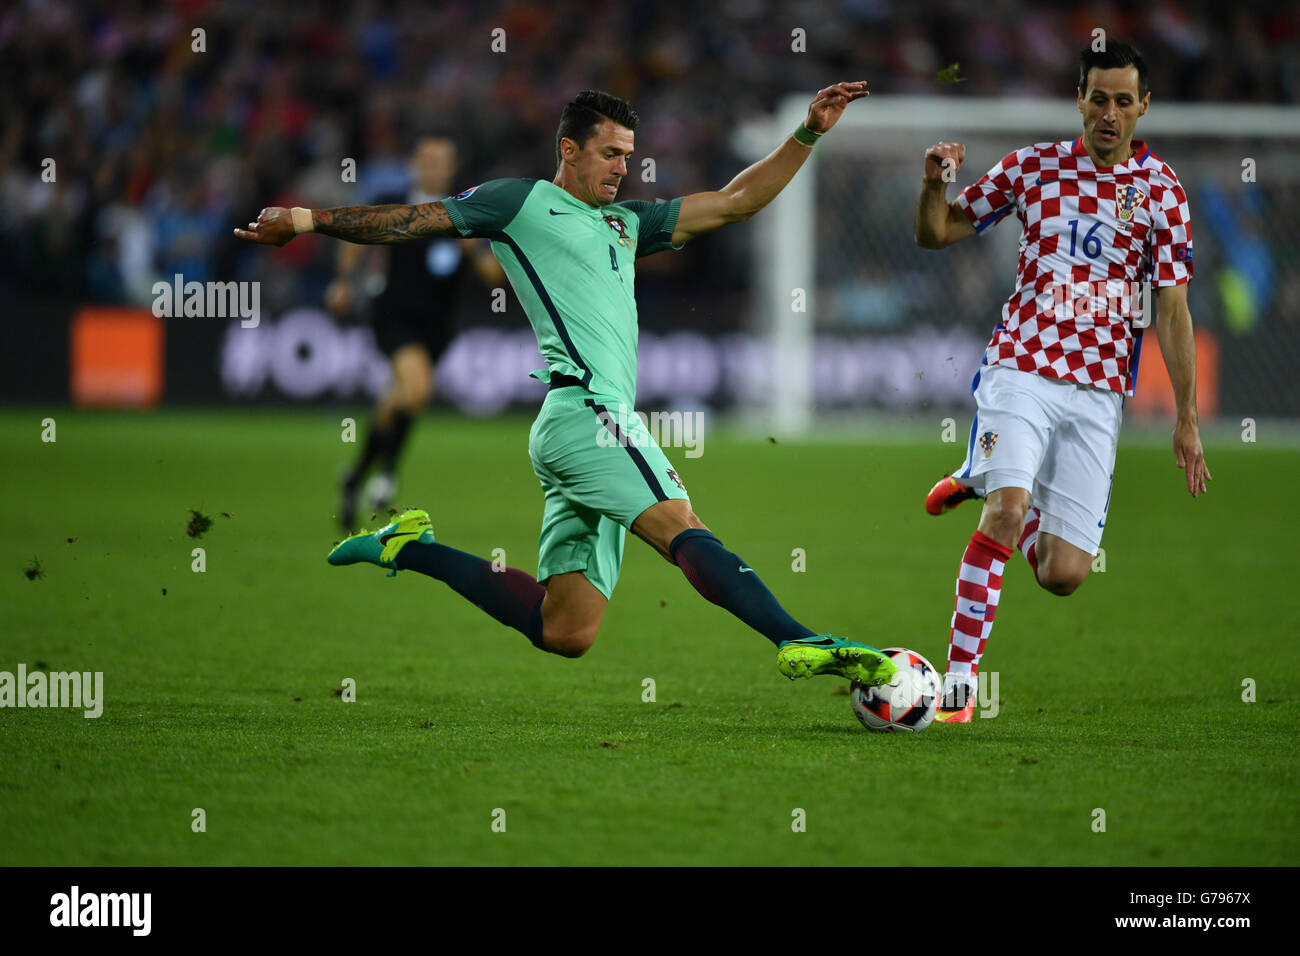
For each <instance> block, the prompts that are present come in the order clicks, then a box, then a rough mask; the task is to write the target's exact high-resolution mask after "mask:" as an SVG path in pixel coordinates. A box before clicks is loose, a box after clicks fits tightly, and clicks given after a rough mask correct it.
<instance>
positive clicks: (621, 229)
mask: <svg viewBox="0 0 1300 956" xmlns="http://www.w3.org/2000/svg"><path fill="white" fill-rule="evenodd" d="M605 225H607V226H609V228H611V229H613V230H614V231H615V232H616V233H618V244H619V245H620V246H631V245H632V237H631V236H629V235H628V234H627V224H626V223H624V222H623V220H622V219H619V218H618V216H606V217H605Z"/></svg>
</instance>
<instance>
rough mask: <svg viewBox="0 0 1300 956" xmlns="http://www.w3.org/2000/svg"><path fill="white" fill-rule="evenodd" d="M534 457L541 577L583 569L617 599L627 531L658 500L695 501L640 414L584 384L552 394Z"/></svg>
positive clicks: (531, 438) (532, 443) (533, 435)
mask: <svg viewBox="0 0 1300 956" xmlns="http://www.w3.org/2000/svg"><path fill="white" fill-rule="evenodd" d="M528 456H529V458H531V459H532V462H533V471H534V472H536V474H537V477H538V479H539V480H540V481H541V483H542V493H543V494H544V495H545V499H546V504H545V510H544V511H543V514H542V532H541V536H540V537H539V539H538V542H537V579H538V580H539V581H542V582H545V581H546V579H547V578H549V577H550V576H551V575H553V574H564V573H566V572H569V571H581V572H583V573H584V574H585V575H586V576H587V580H589V581H590V582H591V583H592V584H593V585H595V586H596V588H597V590H599V591H600V593H601V594H603V595H605V597H607V598H608V597H611V596H612V595H613V593H614V585H615V584H617V583H618V572H619V568H620V567H621V566H622V564H623V542H624V538H625V536H626V533H627V529H628V528H630V527H632V523H633V522H634V521H636V519H637V517H638V516H639V515H640V514H641V512H643V511H645V510H646V509H647V508H649V507H650V506H651V505H653V504H655V503H657V502H660V501H667V500H669V499H680V500H684V501H689V500H690V499H689V496H688V495H687V494H686V486H685V485H684V484H683V483H682V480H681V477H680V476H679V475H678V474H677V471H676V469H674V468H673V466H672V465H671V464H669V462H668V459H667V458H666V457H665V456H664V453H663V451H662V450H661V449H660V448H659V445H658V444H657V443H656V442H655V440H654V437H653V436H652V435H651V434H650V432H649V431H647V430H646V428H645V425H644V424H643V423H642V422H641V419H640V418H639V417H638V416H637V415H635V414H634V413H633V412H632V410H631V409H630V408H628V407H626V406H623V405H620V404H619V403H618V399H614V398H609V397H607V396H601V395H593V394H591V393H590V392H588V391H587V390H586V389H583V388H580V387H578V386H570V387H568V388H557V389H552V390H551V391H550V392H548V393H547V395H546V400H545V401H544V402H542V407H541V410H540V411H539V412H538V413H537V419H536V420H535V421H534V422H533V427H532V430H531V431H530V432H529V433H528Z"/></svg>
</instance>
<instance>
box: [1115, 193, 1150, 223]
mask: <svg viewBox="0 0 1300 956" xmlns="http://www.w3.org/2000/svg"><path fill="white" fill-rule="evenodd" d="M1146 198H1147V194H1146V193H1144V192H1143V191H1142V190H1140V189H1138V188H1137V187H1136V186H1132V185H1129V186H1120V187H1119V188H1118V189H1116V190H1115V215H1117V216H1118V217H1119V221H1120V222H1131V221H1132V220H1133V213H1134V212H1136V211H1137V207H1138V206H1140V205H1142V203H1143V202H1144V201H1145V200H1146Z"/></svg>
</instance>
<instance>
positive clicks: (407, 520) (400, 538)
mask: <svg viewBox="0 0 1300 956" xmlns="http://www.w3.org/2000/svg"><path fill="white" fill-rule="evenodd" d="M434 540H435V539H434V537H433V526H432V523H431V522H430V521H429V513H428V512H427V511H414V510H410V511H403V512H402V513H401V514H400V515H398V516H397V520H396V521H394V522H393V523H392V524H390V525H386V526H384V527H382V528H380V529H379V530H378V531H362V532H360V533H358V534H354V535H353V536H352V537H350V538H346V539H345V540H343V541H340V542H339V543H338V544H336V545H335V546H334V550H333V551H331V552H330V553H329V558H328V559H327V560H328V561H329V563H330V564H333V565H344V564H360V563H361V562H363V561H366V562H369V563H370V564H377V565H379V566H380V567H381V568H389V569H390V570H389V574H388V576H389V577H390V578H391V577H393V576H394V575H396V574H397V565H396V564H395V563H394V562H395V560H396V558H397V552H399V551H401V550H402V548H403V547H405V546H406V545H407V544H409V543H410V542H412V541H422V542H424V543H425V544H433V542H434Z"/></svg>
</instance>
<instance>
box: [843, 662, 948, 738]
mask: <svg viewBox="0 0 1300 956" xmlns="http://www.w3.org/2000/svg"><path fill="white" fill-rule="evenodd" d="M880 653H882V654H886V655H888V656H889V657H891V658H893V660H894V663H895V664H897V665H898V673H897V674H896V675H894V679H893V680H891V681H890V682H889V683H888V684H881V685H880V686H879V687H863V686H862V685H861V684H860V683H858V682H857V681H854V682H853V686H852V687H851V688H849V700H851V701H852V702H853V713H855V714H857V716H858V720H860V721H861V722H862V726H863V727H866V728H867V730H875V731H879V732H881V733H890V732H893V733H904V734H919V733H920V732H921V731H923V730H925V728H926V727H929V726H930V722H931V721H932V720H934V712H935V709H936V708H938V706H939V691H940V690H941V689H942V686H943V678H941V677H940V676H939V672H938V671H936V670H935V669H934V665H933V664H931V663H930V662H929V661H927V660H926V659H925V658H924V657H922V656H921V655H920V654H918V653H916V651H909V650H908V649H907V648H905V647H886V648H884V649H883V650H882V651H881V652H880Z"/></svg>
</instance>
